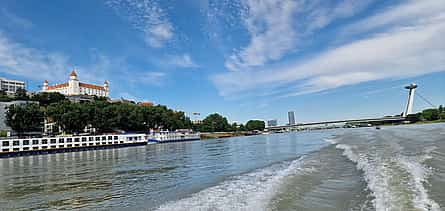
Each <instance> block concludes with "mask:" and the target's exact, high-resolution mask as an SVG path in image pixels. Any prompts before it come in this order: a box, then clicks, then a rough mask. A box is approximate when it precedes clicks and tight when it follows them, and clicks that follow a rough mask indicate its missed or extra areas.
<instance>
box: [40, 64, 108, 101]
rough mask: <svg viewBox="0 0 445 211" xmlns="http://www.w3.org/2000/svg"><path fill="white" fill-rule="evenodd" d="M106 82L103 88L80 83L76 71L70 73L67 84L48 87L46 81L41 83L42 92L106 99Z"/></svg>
mask: <svg viewBox="0 0 445 211" xmlns="http://www.w3.org/2000/svg"><path fill="white" fill-rule="evenodd" d="M108 89H109V86H108V82H107V81H105V82H104V84H103V86H99V85H94V84H88V83H83V82H80V81H79V80H78V79H77V73H76V71H74V70H73V71H72V72H71V74H70V78H69V80H68V82H65V83H62V84H55V85H49V84H48V80H45V81H44V82H43V88H42V92H58V93H60V94H63V95H66V96H77V95H91V96H98V97H108Z"/></svg>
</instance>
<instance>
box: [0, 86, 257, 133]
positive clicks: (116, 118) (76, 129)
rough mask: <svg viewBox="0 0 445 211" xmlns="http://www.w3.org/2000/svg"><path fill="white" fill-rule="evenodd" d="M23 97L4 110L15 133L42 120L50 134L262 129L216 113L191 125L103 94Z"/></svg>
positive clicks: (39, 127)
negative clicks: (86, 98) (49, 125)
mask: <svg viewBox="0 0 445 211" xmlns="http://www.w3.org/2000/svg"><path fill="white" fill-rule="evenodd" d="M24 100H30V101H29V102H28V103H24V104H17V105H11V106H9V108H8V111H7V112H6V124H7V125H8V126H10V127H11V128H12V129H13V130H14V131H16V132H17V133H18V135H19V136H22V135H24V134H26V133H29V132H36V131H37V132H42V131H43V126H44V122H45V120H46V121H47V122H54V123H55V127H53V129H54V131H55V134H53V135H57V134H59V133H61V132H65V133H69V134H79V133H82V132H83V131H84V129H85V128H94V129H95V132H96V133H108V132H115V131H131V132H147V131H149V130H150V129H162V130H176V129H193V130H195V131H202V132H228V131H246V130H264V127H265V125H264V122H263V121H260V120H250V121H249V122H247V124H246V125H243V124H240V125H238V124H236V123H234V124H229V122H228V121H227V118H225V117H223V116H221V115H219V114H216V113H215V114H211V115H209V116H207V117H206V118H205V119H204V120H203V121H202V123H201V124H196V125H194V124H192V122H191V120H190V118H188V117H187V116H186V115H185V113H184V112H182V111H175V110H172V109H170V108H167V107H166V106H163V105H155V106H141V105H137V104H135V103H131V102H119V103H111V102H108V101H107V100H106V99H104V98H95V99H94V100H92V101H85V102H72V101H69V100H68V99H66V98H65V96H64V95H62V94H59V93H38V94H36V95H33V96H31V97H27V98H26V99H24ZM59 128H60V129H61V130H60V131H58V129H59Z"/></svg>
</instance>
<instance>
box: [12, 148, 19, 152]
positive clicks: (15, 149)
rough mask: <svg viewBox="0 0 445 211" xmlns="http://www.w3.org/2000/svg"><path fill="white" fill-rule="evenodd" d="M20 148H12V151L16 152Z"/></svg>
mask: <svg viewBox="0 0 445 211" xmlns="http://www.w3.org/2000/svg"><path fill="white" fill-rule="evenodd" d="M19 150H20V149H19V148H14V149H12V151H14V152H16V151H19Z"/></svg>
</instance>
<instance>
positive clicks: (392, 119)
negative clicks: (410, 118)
mask: <svg viewBox="0 0 445 211" xmlns="http://www.w3.org/2000/svg"><path fill="white" fill-rule="evenodd" d="M405 120H406V118H405V117H402V116H399V117H382V118H367V119H346V120H333V121H323V122H308V123H299V124H295V125H282V126H271V127H266V129H268V130H285V129H288V128H296V127H303V126H312V125H326V124H336V123H351V124H363V123H373V122H374V123H377V122H402V121H405Z"/></svg>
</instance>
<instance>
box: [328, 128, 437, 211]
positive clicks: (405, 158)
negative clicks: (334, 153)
mask: <svg viewBox="0 0 445 211" xmlns="http://www.w3.org/2000/svg"><path fill="white" fill-rule="evenodd" d="M409 133H411V132H409ZM409 135H410V134H408V133H407V131H406V130H404V129H402V130H399V128H385V130H382V131H372V130H370V131H369V130H368V131H361V132H360V133H352V134H349V135H347V136H345V137H342V138H341V139H340V140H337V141H336V142H338V143H337V145H336V147H337V148H338V149H342V150H343V155H345V156H346V157H348V158H349V159H350V160H351V161H353V162H354V163H356V165H357V168H358V169H360V170H362V171H363V176H364V178H365V180H366V182H367V186H368V188H369V190H370V191H371V192H372V194H373V196H374V197H375V199H374V200H373V204H374V207H375V209H376V210H441V208H440V206H439V204H438V203H437V202H435V201H434V200H432V199H431V197H430V196H429V194H428V190H427V188H426V187H425V186H426V185H428V184H427V183H428V178H429V176H430V175H431V174H432V173H433V172H432V169H431V167H428V166H426V165H425V161H427V160H429V159H431V158H432V156H431V152H432V151H434V150H435V149H437V148H436V147H435V146H431V145H432V144H434V143H435V142H437V141H440V139H438V138H437V137H436V139H430V140H427V141H425V140H419V139H416V138H415V139H413V137H416V136H418V137H419V138H421V136H419V135H422V133H421V131H418V132H417V134H416V136H409ZM423 135H428V136H429V135H430V134H428V133H425V134H423ZM428 142H429V143H428Z"/></svg>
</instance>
